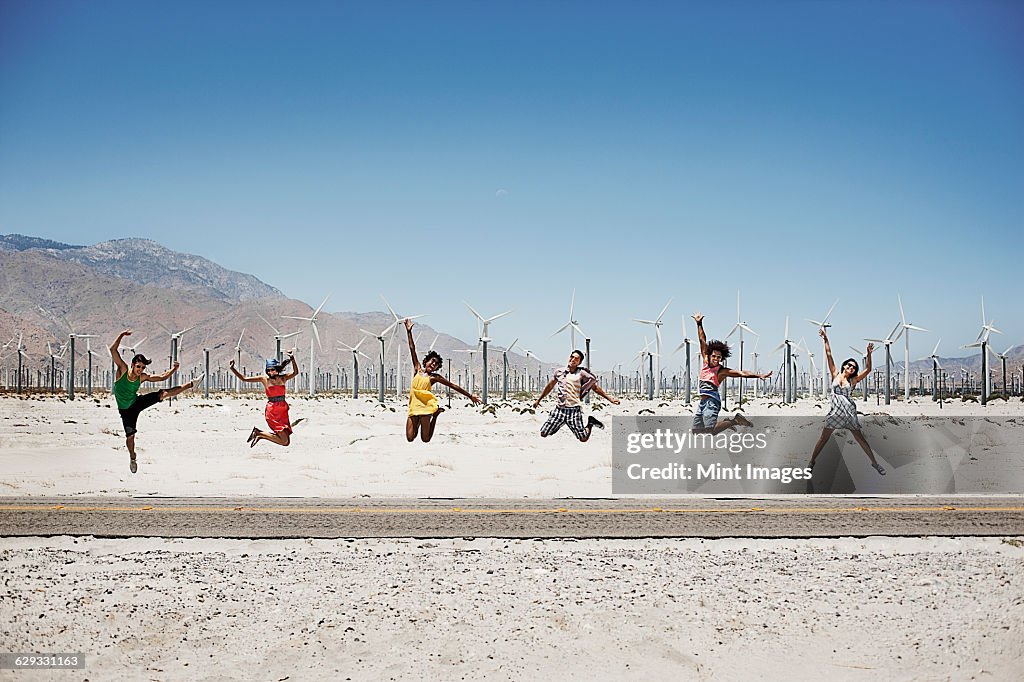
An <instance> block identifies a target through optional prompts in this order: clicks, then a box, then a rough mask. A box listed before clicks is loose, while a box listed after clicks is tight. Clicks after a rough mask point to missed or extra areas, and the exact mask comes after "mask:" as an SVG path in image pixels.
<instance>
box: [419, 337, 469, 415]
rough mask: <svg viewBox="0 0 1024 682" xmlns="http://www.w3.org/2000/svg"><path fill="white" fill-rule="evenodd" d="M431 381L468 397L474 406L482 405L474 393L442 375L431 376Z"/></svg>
mask: <svg viewBox="0 0 1024 682" xmlns="http://www.w3.org/2000/svg"><path fill="white" fill-rule="evenodd" d="M410 336H411V334H410ZM417 367H419V365H418V364H417ZM430 379H431V381H436V382H437V383H439V384H441V385H442V386H447V387H448V388H450V389H452V390H453V391H455V392H456V393H461V394H462V395H464V396H466V397H467V398H469V399H470V400H471V401H473V404H474V405H478V404H480V398H478V397H476V396H475V395H473V394H472V393H470V392H469V391H467V390H466V389H464V388H463V387H462V386H459V385H458V384H455V383H452V382H451V381H448V380H447V379H445V378H444V377H443V376H441V375H440V374H431V375H430Z"/></svg>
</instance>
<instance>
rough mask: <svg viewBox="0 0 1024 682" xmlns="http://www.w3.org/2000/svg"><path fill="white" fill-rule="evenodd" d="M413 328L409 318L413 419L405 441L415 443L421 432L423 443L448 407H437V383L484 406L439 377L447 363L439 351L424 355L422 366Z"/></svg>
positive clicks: (406, 431) (406, 328) (428, 438)
mask: <svg viewBox="0 0 1024 682" xmlns="http://www.w3.org/2000/svg"><path fill="white" fill-rule="evenodd" d="M412 328H413V323H412V320H409V319H406V320H405V331H406V333H407V334H408V335H409V354H410V355H411V356H412V366H413V376H412V386H410V387H409V417H408V419H406V420H405V439H406V440H407V441H409V442H410V443H411V442H413V441H414V440H416V434H417V433H419V435H420V440H422V441H423V442H424V443H429V442H430V439H431V438H432V437H433V436H434V427H435V426H437V417H438V416H439V415H440V414H441V413H442V412H444V408H443V407H441V406H440V405H438V404H437V396H435V395H434V394H433V392H431V390H430V388H431V387H432V386H433V385H434V383H435V382H436V383H439V384H441V385H442V386H447V387H448V388H450V389H452V390H454V391H456V392H458V393H461V394H462V395H464V396H466V397H467V398H469V399H470V400H471V401H472V402H473V404H474V405H479V404H480V398H478V397H477V396H475V395H473V394H471V393H470V392H469V391H467V390H466V389H464V388H462V387H461V386H459V385H458V384H453V383H452V382H450V381H448V380H447V379H445V378H444V377H443V376H441V375H440V374H438V371H439V370H440V369H441V365H442V364H443V362H444V361H443V360H442V359H441V356H440V355H439V354H438V353H437V352H436V351H428V352H427V354H426V355H424V356H423V364H422V365H421V364H420V359H419V356H417V355H416V343H415V342H414V341H413V339H412Z"/></svg>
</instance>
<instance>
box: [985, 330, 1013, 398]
mask: <svg viewBox="0 0 1024 682" xmlns="http://www.w3.org/2000/svg"><path fill="white" fill-rule="evenodd" d="M1016 347H1017V345H1016V344H1014V345H1012V346H1010V347H1009V348H1007V349H1006V350H1004V351H1003V352H1002V353H996V352H995V351H994V350H993V351H992V353H993V354H994V355H995V356H996V357H997V358H999V359H1000V360H1001V361H1002V364H1003V394H1004V395H1005V396H1006V398H1007V399H1009V398H1010V391H1009V389H1007V388H1006V357H1007V356H1008V355H1009V354H1010V351H1011V350H1013V349H1014V348H1016ZM989 350H992V347H991V346H989Z"/></svg>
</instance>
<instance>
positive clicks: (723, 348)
mask: <svg viewBox="0 0 1024 682" xmlns="http://www.w3.org/2000/svg"><path fill="white" fill-rule="evenodd" d="M715 351H718V352H719V353H721V354H722V359H723V360H725V359H726V358H728V357H729V356H730V355H732V351H731V350H729V344H727V343H726V342H725V341H719V340H718V339H712V340H711V341H708V357H711V354H712V353H714V352H715Z"/></svg>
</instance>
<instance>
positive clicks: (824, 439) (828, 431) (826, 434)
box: [810, 426, 835, 469]
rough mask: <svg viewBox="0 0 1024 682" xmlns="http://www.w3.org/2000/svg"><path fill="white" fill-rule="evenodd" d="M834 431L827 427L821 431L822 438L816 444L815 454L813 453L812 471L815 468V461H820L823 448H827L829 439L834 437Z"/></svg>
mask: <svg viewBox="0 0 1024 682" xmlns="http://www.w3.org/2000/svg"><path fill="white" fill-rule="evenodd" d="M834 430H835V429H830V428H828V427H827V426H826V427H824V428H823V429H822V430H821V438H819V439H818V442H817V443H815V444H814V452H812V453H811V463H810V467H811V468H812V469H813V468H814V462H815V460H817V459H818V455H819V454H821V450H822V448H824V447H825V443H827V442H828V439H829V438H830V437H831V436H832V432H833V431H834Z"/></svg>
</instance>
